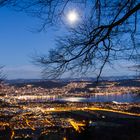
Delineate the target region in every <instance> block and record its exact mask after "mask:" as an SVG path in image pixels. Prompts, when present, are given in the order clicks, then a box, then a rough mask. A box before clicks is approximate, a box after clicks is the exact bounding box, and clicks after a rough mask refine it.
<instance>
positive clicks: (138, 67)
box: [129, 53, 140, 78]
mask: <svg viewBox="0 0 140 140" xmlns="http://www.w3.org/2000/svg"><path fill="white" fill-rule="evenodd" d="M132 61H133V63H134V65H132V66H130V67H129V69H130V70H132V71H135V72H136V77H137V78H140V54H139V53H138V54H135V55H133V56H132Z"/></svg>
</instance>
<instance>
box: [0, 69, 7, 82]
mask: <svg viewBox="0 0 140 140" xmlns="http://www.w3.org/2000/svg"><path fill="white" fill-rule="evenodd" d="M3 67H4V66H0V83H1V82H2V81H4V79H5V78H6V77H5V75H4V74H3Z"/></svg>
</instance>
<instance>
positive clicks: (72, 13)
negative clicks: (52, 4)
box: [67, 10, 79, 24]
mask: <svg viewBox="0 0 140 140" xmlns="http://www.w3.org/2000/svg"><path fill="white" fill-rule="evenodd" d="M67 19H68V22H69V23H70V24H74V23H76V22H77V21H78V19H79V15H78V13H77V12H76V11H75V10H73V11H70V12H69V13H68V14H67Z"/></svg>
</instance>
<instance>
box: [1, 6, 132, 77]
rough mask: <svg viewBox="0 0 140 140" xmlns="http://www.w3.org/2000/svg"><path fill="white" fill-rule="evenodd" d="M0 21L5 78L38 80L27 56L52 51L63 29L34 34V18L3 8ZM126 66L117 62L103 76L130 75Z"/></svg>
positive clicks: (36, 20)
mask: <svg viewBox="0 0 140 140" xmlns="http://www.w3.org/2000/svg"><path fill="white" fill-rule="evenodd" d="M0 19H1V20H0V64H1V65H5V68H4V71H5V74H6V75H7V78H8V79H16V78H25V79H30V78H41V74H40V72H41V70H40V68H39V67H37V66H34V65H33V64H32V63H31V61H32V59H31V57H32V55H34V54H36V53H37V54H45V53H47V52H48V50H49V49H51V48H54V47H55V41H54V40H55V38H56V36H58V35H63V34H64V29H63V26H62V27H61V28H60V29H58V30H54V29H52V28H48V29H47V32H40V33H39V32H36V29H37V28H38V27H39V25H40V21H39V20H38V19H37V18H35V17H31V16H28V15H26V14H25V13H22V12H16V11H13V10H12V9H10V8H5V7H2V8H0ZM72 22H73V21H72ZM117 64H118V63H117ZM124 64H125V66H124ZM115 65H116V63H115ZM128 65H129V63H128V62H120V63H119V68H118V69H116V70H114V69H112V70H111V71H110V69H109V68H108V67H106V68H105V71H104V72H103V75H104V76H116V75H132V74H133V73H132V72H131V71H128V70H127V68H126V67H127V66H128ZM115 68H116V66H115ZM108 71H109V73H108ZM89 76H91V75H90V74H89ZM91 77H92V76H91Z"/></svg>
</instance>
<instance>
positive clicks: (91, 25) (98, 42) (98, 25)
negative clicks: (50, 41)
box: [2, 0, 140, 79]
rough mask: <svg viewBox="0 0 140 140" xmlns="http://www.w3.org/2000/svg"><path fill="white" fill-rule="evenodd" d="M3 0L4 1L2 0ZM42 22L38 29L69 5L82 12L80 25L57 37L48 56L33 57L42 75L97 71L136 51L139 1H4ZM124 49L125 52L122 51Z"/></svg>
mask: <svg viewBox="0 0 140 140" xmlns="http://www.w3.org/2000/svg"><path fill="white" fill-rule="evenodd" d="M2 2H3V3H4V0H2ZM6 2H7V3H9V4H11V5H13V6H15V7H16V10H20V11H21V10H23V11H26V12H27V13H30V14H31V15H33V16H37V17H38V18H40V19H41V21H42V26H41V28H40V30H39V31H42V30H43V29H45V30H47V27H48V25H56V23H60V24H62V21H63V17H65V14H66V12H67V10H68V9H69V7H72V6H74V7H77V8H79V9H80V10H81V11H82V15H83V17H82V21H81V22H80V25H79V26H77V27H75V28H70V29H69V30H68V35H67V36H65V37H63V36H62V37H60V38H59V39H57V47H56V48H54V49H53V50H50V52H49V54H48V55H44V56H43V55H42V56H38V57H36V59H35V61H36V62H37V63H38V64H40V65H41V66H43V74H44V75H47V76H48V77H58V76H60V75H62V74H63V73H65V72H67V71H72V72H74V73H76V74H77V73H81V74H83V73H86V72H90V71H96V70H98V74H97V79H99V77H100V76H101V73H102V71H103V68H104V66H105V65H106V64H107V63H109V64H112V61H113V60H117V59H122V58H131V56H132V55H133V53H134V52H136V51H139V48H138V46H139V44H140V43H139V42H138V41H139V39H138V38H139V37H140V34H139V30H140V27H139V22H140V19H139V18H140V16H139V14H140V0H94V1H92V0H34V1H28V0H24V1H20V0H5V3H4V4H6ZM124 52H125V54H124Z"/></svg>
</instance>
